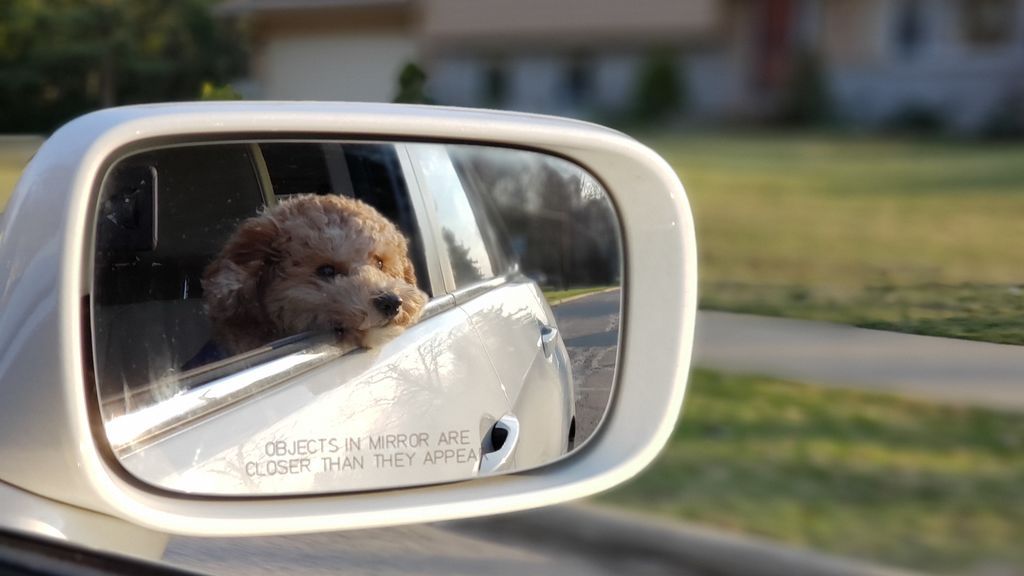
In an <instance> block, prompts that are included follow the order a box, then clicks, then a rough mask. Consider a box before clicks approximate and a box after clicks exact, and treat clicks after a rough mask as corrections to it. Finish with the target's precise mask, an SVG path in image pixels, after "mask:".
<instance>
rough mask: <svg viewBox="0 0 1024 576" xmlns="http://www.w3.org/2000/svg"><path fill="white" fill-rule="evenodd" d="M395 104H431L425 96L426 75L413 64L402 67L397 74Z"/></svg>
mask: <svg viewBox="0 0 1024 576" xmlns="http://www.w3.org/2000/svg"><path fill="white" fill-rule="evenodd" d="M395 102H398V103H401V104H433V101H432V100H431V99H430V97H429V96H427V73H426V72H424V71H423V69H422V68H420V67H419V66H417V65H416V64H415V63H414V62H409V63H408V64H406V65H405V66H403V67H402V71H401V72H399V74H398V94H397V95H396V96H395Z"/></svg>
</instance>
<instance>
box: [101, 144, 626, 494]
mask: <svg viewBox="0 0 1024 576" xmlns="http://www.w3.org/2000/svg"><path fill="white" fill-rule="evenodd" d="M94 221H95V225H94V228H93V230H94V242H93V246H94V252H93V261H92V284H91V294H90V303H91V304H90V310H91V317H90V332H91V333H90V334H89V335H88V337H89V338H91V342H92V353H93V354H92V356H93V358H92V360H93V366H92V370H93V373H94V376H95V382H96V389H97V393H98V406H99V411H100V414H101V417H102V418H101V420H102V422H103V425H104V435H105V437H106V439H107V441H108V443H109V447H110V449H111V452H112V453H113V455H114V456H115V457H116V458H117V459H118V461H119V462H120V463H121V465H122V466H123V467H124V468H125V470H127V471H128V472H129V473H130V474H131V475H133V476H135V477H136V478H138V479H140V480H142V481H143V482H145V483H148V484H151V485H154V486H157V487H160V488H163V489H167V490H171V491H177V492H185V493H191V494H206V495H238V496H248V495H264V494H265V495H271V494H310V493H325V492H340V491H350V490H373V489H381V488H394V487H402V486H415V485H424V484H431V483H437V482H449V481H458V480H466V479H471V478H475V477H480V476H487V475H492V474H501V473H507V472H512V471H519V470H526V469H530V468H535V467H537V466H541V465H544V464H547V463H550V462H553V461H555V460H558V459H560V458H562V457H563V456H565V455H566V454H568V453H569V452H571V451H572V450H574V449H575V448H577V447H579V446H581V445H582V444H583V443H584V442H586V440H587V439H588V438H590V437H591V435H592V434H593V433H594V431H595V429H596V428H597V427H598V425H599V423H600V421H601V419H602V417H603V415H604V414H605V412H606V410H607V408H608V403H609V399H610V397H611V387H612V384H613V381H614V372H615V362H616V358H617V352H618V342H619V315H620V309H621V301H620V299H621V291H620V283H621V280H622V248H621V240H620V236H619V224H618V220H617V218H616V216H615V211H614V209H613V206H612V204H611V202H610V200H609V198H608V196H607V194H606V192H605V190H604V189H603V188H602V186H601V185H600V183H599V182H598V181H597V180H596V179H595V178H594V177H593V176H592V175H590V174H589V173H588V172H587V171H586V170H584V169H582V168H580V167H579V166H577V165H575V164H573V163H571V162H567V161H565V160H563V159H560V158H557V157H554V156H550V155H545V154H540V153H536V152H530V151H523V150H518V149H510V148H498V147H485V146H476V145H457V144H444V143H424V142H416V143H413V142H376V141H337V140H335V141H325V140H315V141H314V140H306V141H298V140H269V139H265V140H261V139H250V140H239V141H226V142H204V143H180V144H174V145H165V146H161V147H157V148H151V149H145V150H140V151H136V152H133V153H131V154H128V155H126V156H124V157H122V158H119V159H117V160H116V161H115V162H113V163H112V164H111V166H110V168H109V170H108V171H107V172H106V174H105V175H104V177H103V179H102V183H101V185H100V190H99V200H98V202H97V207H96V212H95V217H94Z"/></svg>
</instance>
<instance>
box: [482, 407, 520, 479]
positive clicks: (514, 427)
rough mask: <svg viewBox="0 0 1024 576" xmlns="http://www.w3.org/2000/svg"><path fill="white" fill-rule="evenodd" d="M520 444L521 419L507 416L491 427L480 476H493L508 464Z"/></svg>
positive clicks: (483, 452)
mask: <svg viewBox="0 0 1024 576" xmlns="http://www.w3.org/2000/svg"><path fill="white" fill-rule="evenodd" d="M517 444H519V419H518V418H516V417H515V416H513V415H511V414H506V415H505V416H502V417H501V418H499V419H498V421H497V422H495V423H494V426H491V431H490V433H488V434H487V438H485V439H484V444H483V447H482V448H481V450H480V452H481V457H480V474H493V473H494V472H496V471H497V470H498V469H499V468H501V467H502V466H504V465H505V463H506V462H508V459H509V458H510V457H511V456H512V454H513V452H515V449H516V445H517Z"/></svg>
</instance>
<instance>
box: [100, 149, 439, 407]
mask: <svg viewBox="0 0 1024 576" xmlns="http://www.w3.org/2000/svg"><path fill="white" fill-rule="evenodd" d="M301 194H307V195H308V194H312V195H320V196H325V195H326V196H331V195H334V196H344V197H349V198H355V199H358V200H361V201H363V202H365V203H367V204H369V205H370V206H372V207H373V208H375V209H376V210H377V211H378V212H380V214H381V215H382V216H384V217H385V218H386V219H387V220H389V221H390V222H391V223H393V224H394V226H395V227H396V228H397V229H398V230H399V231H400V232H401V234H402V235H403V236H404V237H405V238H406V239H407V240H408V253H409V259H410V261H411V263H412V266H413V269H414V270H415V273H416V281H417V285H418V286H419V288H420V289H421V290H422V291H423V292H425V293H426V294H427V295H430V294H431V292H432V290H431V281H430V278H429V275H428V272H427V269H426V266H425V255H424V250H423V239H422V236H421V234H420V230H419V227H418V225H417V219H416V214H415V213H414V210H413V207H412V202H411V201H410V197H409V190H408V188H407V186H406V182H405V177H404V174H403V171H402V168H401V165H400V163H399V161H398V154H397V150H396V145H394V144H390V143H345V142H323V143H321V142H312V143H310V142H304V143H292V142H273V143H261V144H253V143H215V144H209V145H190V146H179V147H168V148H161V149H156V150H150V151H145V152H141V153H138V154H134V155H131V156H129V157H127V158H124V159H122V160H120V161H119V162H117V163H116V164H115V165H114V166H113V167H112V169H111V170H110V171H109V173H108V174H107V176H106V178H105V179H104V182H103V184H102V187H101V196H102V199H101V202H100V206H99V209H98V213H97V214H96V239H95V243H96V256H95V262H94V268H93V269H94V274H93V291H92V295H91V298H92V305H93V315H92V324H93V346H94V354H95V371H96V377H97V380H98V384H99V392H100V397H101V398H102V399H103V402H104V406H105V409H107V410H111V411H112V414H118V413H127V412H132V411H135V410H138V409H140V408H144V407H146V406H147V405H151V404H154V403H156V402H159V401H162V400H166V399H168V398H170V397H174V396H176V395H179V394H181V393H182V392H183V391H185V390H188V389H191V388H195V387H196V386H199V385H201V384H203V383H205V382H209V381H211V380H214V379H217V378H222V377H224V376H225V375H227V374H234V373H238V372H240V371H242V370H244V369H245V368H246V367H255V366H258V365H261V364H268V363H269V364H272V363H273V362H275V361H280V358H282V357H286V356H288V355H289V354H294V353H295V352H297V351H300V350H307V349H309V350H316V349H317V347H318V346H322V345H324V344H325V342H327V341H329V340H330V339H331V335H330V334H324V335H316V334H310V335H308V336H304V337H300V338H296V337H294V335H293V336H292V337H289V338H282V339H280V340H278V341H275V342H270V343H268V344H267V345H266V346H261V347H260V348H259V349H254V350H249V351H247V353H245V354H238V353H236V352H237V351H224V350H222V349H219V348H218V347H217V346H216V345H215V343H214V342H213V327H212V326H211V322H210V320H209V318H208V309H207V308H208V304H207V303H206V302H205V301H204V293H205V291H206V288H205V287H204V282H203V275H204V271H205V270H206V269H207V267H208V266H209V265H210V264H211V262H212V261H213V260H214V259H215V258H216V257H217V256H218V254H219V253H220V252H221V250H222V249H223V248H224V246H225V243H226V242H227V241H228V240H229V238H231V237H232V234H233V233H234V232H235V231H236V230H237V229H238V228H239V226H240V225H241V224H242V223H243V222H245V221H246V220H247V219H250V218H253V217H256V216H258V215H260V214H262V213H263V212H264V211H266V210H268V209H270V208H272V207H274V206H275V205H278V204H280V203H281V202H285V201H287V200H288V199H289V198H292V197H295V196H298V195H301ZM214 199H215V201H214ZM307 356H308V355H307ZM275 359H277V360H275ZM243 364H244V366H243ZM228 365H230V366H228Z"/></svg>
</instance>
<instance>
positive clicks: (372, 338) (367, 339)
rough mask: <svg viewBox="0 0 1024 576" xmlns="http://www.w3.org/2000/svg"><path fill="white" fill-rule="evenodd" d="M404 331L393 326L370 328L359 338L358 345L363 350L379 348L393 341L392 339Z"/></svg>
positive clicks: (399, 327)
mask: <svg viewBox="0 0 1024 576" xmlns="http://www.w3.org/2000/svg"><path fill="white" fill-rule="evenodd" d="M404 330H405V328H402V327H401V326H393V325H389V326H382V327H380V328H370V329H369V330H366V331H365V332H363V333H362V334H361V335H360V336H359V345H360V346H362V347H363V348H379V347H381V346H383V345H384V344H387V343H388V342H390V341H391V340H394V338H395V337H396V336H398V335H399V334H401V333H402V332H403V331H404Z"/></svg>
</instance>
